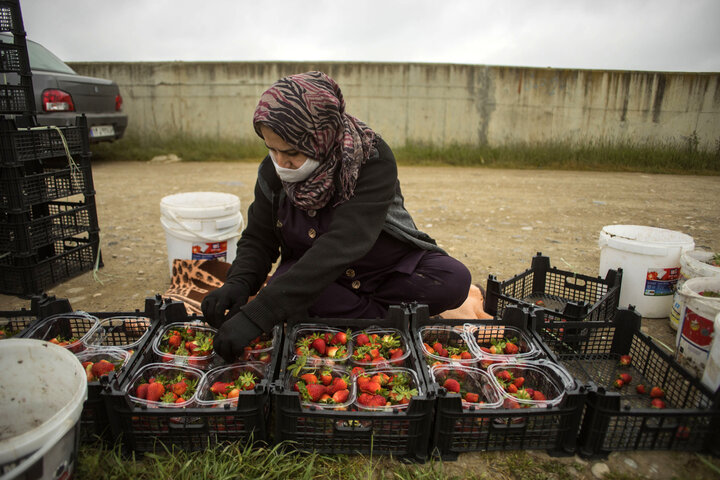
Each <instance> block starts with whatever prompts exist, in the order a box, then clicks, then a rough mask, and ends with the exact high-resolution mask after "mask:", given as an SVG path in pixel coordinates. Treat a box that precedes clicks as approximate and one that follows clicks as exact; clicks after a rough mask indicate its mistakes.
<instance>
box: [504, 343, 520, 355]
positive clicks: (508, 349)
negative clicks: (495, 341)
mask: <svg viewBox="0 0 720 480" xmlns="http://www.w3.org/2000/svg"><path fill="white" fill-rule="evenodd" d="M519 351H520V349H519V348H518V346H517V345H515V344H514V343H510V342H507V343H505V353H506V354H508V355H515V354H517V353H518V352H519Z"/></svg>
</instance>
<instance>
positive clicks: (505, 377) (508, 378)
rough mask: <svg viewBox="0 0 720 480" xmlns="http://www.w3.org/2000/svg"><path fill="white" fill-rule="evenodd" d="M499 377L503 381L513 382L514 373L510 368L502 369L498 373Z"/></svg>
mask: <svg viewBox="0 0 720 480" xmlns="http://www.w3.org/2000/svg"><path fill="white" fill-rule="evenodd" d="M497 378H498V379H499V380H500V381H501V382H511V381H512V374H511V373H510V372H509V371H508V370H502V371H500V372H499V373H498V374H497Z"/></svg>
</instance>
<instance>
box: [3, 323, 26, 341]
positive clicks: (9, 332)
mask: <svg viewBox="0 0 720 480" xmlns="http://www.w3.org/2000/svg"><path fill="white" fill-rule="evenodd" d="M21 331H22V329H20V328H12V327H9V326H8V325H3V326H0V340H5V339H8V338H12V337H14V336H15V335H17V334H18V333H20V332H21Z"/></svg>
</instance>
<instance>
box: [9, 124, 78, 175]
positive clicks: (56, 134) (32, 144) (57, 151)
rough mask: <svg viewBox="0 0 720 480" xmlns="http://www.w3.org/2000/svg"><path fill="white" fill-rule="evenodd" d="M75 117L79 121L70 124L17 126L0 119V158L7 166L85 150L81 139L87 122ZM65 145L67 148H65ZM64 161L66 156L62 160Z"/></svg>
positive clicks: (75, 154) (60, 156)
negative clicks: (0, 151)
mask: <svg viewBox="0 0 720 480" xmlns="http://www.w3.org/2000/svg"><path fill="white" fill-rule="evenodd" d="M81 118H83V117H78V120H77V123H78V125H76V126H72V127H33V128H16V127H15V122H14V121H12V120H6V119H3V120H1V121H0V145H1V146H2V157H1V158H0V162H1V164H2V165H6V166H17V165H22V164H23V162H28V161H36V160H46V159H50V158H55V157H59V158H65V159H66V158H67V155H68V154H70V155H71V156H77V155H80V154H84V153H88V152H87V151H86V149H85V148H84V147H85V144H84V140H85V138H86V137H87V126H86V122H85V121H84V120H83V121H81V120H80V119H81ZM66 147H67V149H66ZM65 163H67V160H66V161H65Z"/></svg>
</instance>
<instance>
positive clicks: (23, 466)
mask: <svg viewBox="0 0 720 480" xmlns="http://www.w3.org/2000/svg"><path fill="white" fill-rule="evenodd" d="M78 421H79V420H75V421H73V419H72V418H66V419H65V420H63V422H62V423H61V424H60V425H58V427H59V428H57V429H56V430H55V434H54V435H50V436H49V437H48V439H47V440H46V441H45V443H44V444H43V446H42V447H40V448H39V449H37V450H35V452H34V453H33V454H31V455H30V456H29V457H26V458H25V459H24V460H23V461H21V462H20V463H18V464H17V465H16V466H15V468H13V469H12V470H10V471H9V472H8V473H6V474H5V475H3V476H2V477H0V480H10V479H12V478H17V477H19V476H20V474H22V473H24V472H25V470H27V469H28V468H30V467H31V466H33V465H34V464H35V462H37V461H38V460H40V459H41V458H43V457H44V456H45V454H47V453H48V451H50V449H51V448H52V447H54V446H55V445H57V443H58V442H59V441H60V440H61V439H62V438H63V437H64V436H65V435H66V434H67V433H68V432H69V431H70V430H71V429H72V428H73V427H74V426H75V423H77V422H78Z"/></svg>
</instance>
